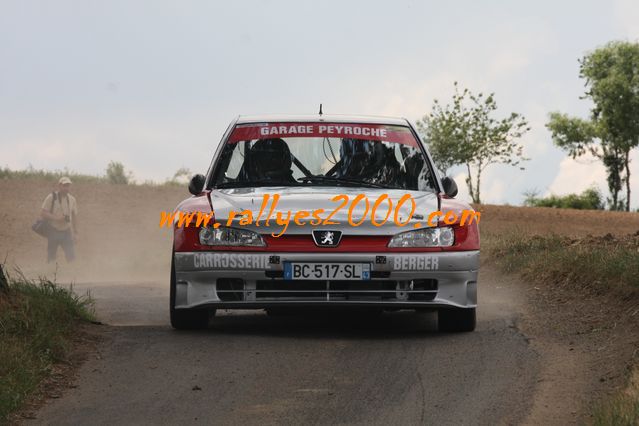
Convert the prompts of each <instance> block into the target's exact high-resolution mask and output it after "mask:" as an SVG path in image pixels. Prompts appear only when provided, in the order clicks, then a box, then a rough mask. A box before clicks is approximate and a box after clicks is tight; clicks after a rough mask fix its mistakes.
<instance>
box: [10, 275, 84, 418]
mask: <svg viewBox="0 0 639 426" xmlns="http://www.w3.org/2000/svg"><path fill="white" fill-rule="evenodd" d="M7 281H8V286H7V287H6V288H3V287H0V424H3V423H4V422H6V421H7V419H8V416H9V414H10V413H12V412H14V411H15V410H17V409H18V408H19V407H20V406H21V404H22V403H23V402H24V401H25V399H26V398H27V397H28V396H29V395H30V394H31V393H32V392H33V391H34V390H35V389H36V387H37V386H38V384H39V383H40V381H41V380H42V379H43V378H45V377H46V376H47V375H48V374H50V372H51V368H52V366H53V364H54V363H59V362H65V361H66V357H67V355H68V353H69V351H70V349H71V342H72V338H73V336H74V333H75V332H77V330H78V327H79V325H80V324H81V323H82V322H87V321H91V320H93V319H94V317H93V301H92V300H91V298H90V297H89V296H88V295H87V296H78V295H76V294H75V293H73V291H72V290H71V289H65V288H62V287H60V286H58V285H56V284H55V283H54V282H52V281H49V280H46V279H40V280H35V281H34V280H28V279H26V278H25V277H23V276H20V277H18V278H9V279H8V280H7Z"/></svg>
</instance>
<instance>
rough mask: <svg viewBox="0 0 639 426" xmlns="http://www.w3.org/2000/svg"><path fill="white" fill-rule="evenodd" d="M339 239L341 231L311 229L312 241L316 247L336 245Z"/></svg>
mask: <svg viewBox="0 0 639 426" xmlns="http://www.w3.org/2000/svg"><path fill="white" fill-rule="evenodd" d="M341 239H342V232H341V231H313V241H315V245H316V246H318V247H337V245H338V244H339V242H340V240H341Z"/></svg>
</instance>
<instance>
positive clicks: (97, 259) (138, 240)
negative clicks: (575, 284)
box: [0, 180, 639, 282]
mask: <svg viewBox="0 0 639 426" xmlns="http://www.w3.org/2000/svg"><path fill="white" fill-rule="evenodd" d="M53 187H54V185H53V182H46V181H42V180H1V181H0V200H2V202H1V203H2V210H1V212H0V215H1V216H0V220H1V221H2V225H3V226H1V227H0V259H5V258H6V260H7V264H8V266H9V267H10V268H11V267H12V266H16V265H17V266H19V267H20V268H21V269H22V271H23V272H24V273H25V274H27V275H39V274H51V273H53V272H54V271H55V270H56V269H55V266H54V265H47V264H46V240H45V239H43V238H41V237H40V236H38V235H36V234H35V233H34V232H32V231H31V229H30V227H31V224H32V223H33V222H34V221H35V219H36V217H37V216H38V214H39V211H40V206H41V204H42V201H43V200H44V198H45V197H46V195H47V194H48V193H49V192H51V190H52V189H53ZM72 193H73V194H74V195H75V197H76V198H77V200H78V206H79V218H80V220H79V225H80V226H79V229H80V239H79V242H78V245H77V254H78V259H77V262H75V264H73V265H67V264H66V262H65V261H64V258H63V255H62V251H61V250H60V252H59V255H58V258H59V264H58V269H57V273H58V277H59V278H60V279H62V280H67V279H69V280H78V281H92V282H100V281H113V280H120V279H126V280H133V279H137V280H155V279H159V278H162V279H164V278H165V277H166V276H167V273H168V268H167V265H168V259H169V256H170V254H169V253H170V241H171V235H170V231H169V230H167V229H160V228H159V227H158V222H159V216H160V211H161V210H172V209H173V208H174V207H175V206H176V204H177V203H178V202H179V201H180V200H182V199H184V198H186V197H188V196H189V193H188V191H187V189H186V188H185V187H184V188H183V187H179V186H163V187H152V186H128V185H110V184H95V183H92V184H85V183H77V184H74V186H73V188H72ZM478 210H479V211H481V213H482V216H481V223H480V228H481V232H482V234H483V235H485V236H488V235H490V234H497V233H503V232H522V233H528V234H534V233H547V232H556V233H560V234H567V235H571V236H584V235H587V234H593V235H603V234H606V233H609V232H610V233H613V234H619V235H623V234H627V233H634V232H635V231H637V230H639V215H638V214H637V213H624V212H603V211H580V210H561V209H550V208H528V207H508V206H493V205H482V206H479V207H478Z"/></svg>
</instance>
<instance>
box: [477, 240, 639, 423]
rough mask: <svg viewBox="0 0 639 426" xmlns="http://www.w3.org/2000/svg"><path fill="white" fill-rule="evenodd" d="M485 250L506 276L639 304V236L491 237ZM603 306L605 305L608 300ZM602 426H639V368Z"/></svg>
mask: <svg viewBox="0 0 639 426" xmlns="http://www.w3.org/2000/svg"><path fill="white" fill-rule="evenodd" d="M484 241H485V244H484V245H483V248H484V249H485V251H486V252H488V254H489V258H490V259H491V261H492V262H494V263H495V264H496V265H497V266H498V267H500V268H501V269H502V270H504V271H506V272H510V273H518V274H520V275H522V276H524V277H526V278H528V279H531V280H534V282H536V283H546V284H548V285H550V286H553V287H560V286H564V287H566V289H567V290H568V291H571V292H572V293H573V294H580V295H584V296H585V295H587V294H594V295H598V294H603V293H608V294H610V293H612V294H619V295H620V296H621V297H622V298H628V297H632V298H639V293H638V290H639V231H638V232H637V233H635V234H634V235H627V236H625V237H615V236H613V235H611V234H607V235H605V236H602V237H592V236H588V237H584V238H580V239H574V238H569V237H565V236H559V235H546V236H527V235H522V234H519V233H513V234H508V235H488V236H486V238H485V240H484ZM602 300H603V299H602ZM593 415H594V423H595V424H596V425H639V365H637V366H635V369H634V370H633V372H632V373H631V375H630V377H629V380H628V383H627V386H626V389H624V390H623V391H621V392H619V393H618V394H617V395H616V396H614V397H613V398H610V399H607V400H605V401H602V402H601V403H600V404H598V405H597V406H596V407H595V409H594V413H593Z"/></svg>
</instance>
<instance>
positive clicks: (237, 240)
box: [200, 226, 266, 247]
mask: <svg viewBox="0 0 639 426" xmlns="http://www.w3.org/2000/svg"><path fill="white" fill-rule="evenodd" d="M200 244H202V245H205V246H244V247H246V246H248V247H264V246H266V244H265V243H264V240H263V239H262V237H261V236H260V234H258V233H256V232H253V231H247V230H246V229H237V228H226V227H223V226H220V227H219V228H217V229H214V228H211V227H205V228H202V229H200Z"/></svg>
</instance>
